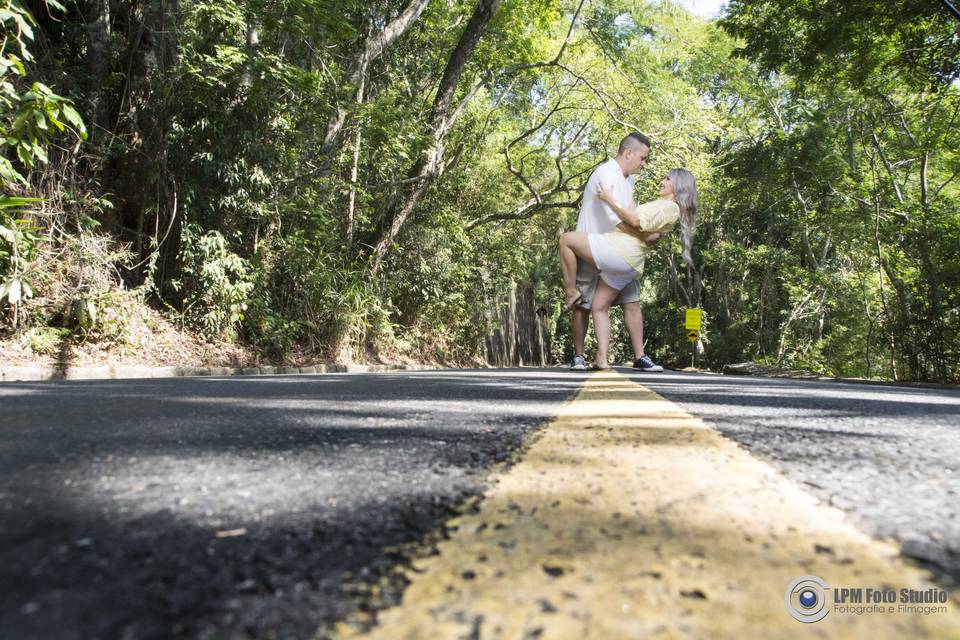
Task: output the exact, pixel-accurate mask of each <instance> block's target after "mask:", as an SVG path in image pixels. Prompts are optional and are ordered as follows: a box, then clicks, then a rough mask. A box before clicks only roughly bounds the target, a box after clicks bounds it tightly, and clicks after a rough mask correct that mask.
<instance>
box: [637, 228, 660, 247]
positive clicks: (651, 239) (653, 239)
mask: <svg viewBox="0 0 960 640" xmlns="http://www.w3.org/2000/svg"><path fill="white" fill-rule="evenodd" d="M640 235H641V236H642V237H641V240H642V241H643V243H644V244H647V245H650V246H651V247H652V246H653V245H655V244H657V243H658V242H660V235H661V234H660V233H658V232H656V231H651V232H649V233H646V232H644V233H641V234H640Z"/></svg>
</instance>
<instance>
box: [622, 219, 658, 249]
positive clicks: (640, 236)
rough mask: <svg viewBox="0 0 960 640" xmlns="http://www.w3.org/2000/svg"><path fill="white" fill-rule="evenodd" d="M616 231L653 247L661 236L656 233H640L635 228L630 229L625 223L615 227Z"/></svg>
mask: <svg viewBox="0 0 960 640" xmlns="http://www.w3.org/2000/svg"><path fill="white" fill-rule="evenodd" d="M617 229H619V230H620V231H622V232H624V233H626V234H627V235H631V236H633V237H634V238H636V239H637V240H639V241H640V242H642V243H643V244H645V245H648V246H653V245H655V244H657V242H659V241H660V236H661V235H662V234H661V233H660V232H658V231H640V230H639V229H637V228H636V227H631V226H630V225H629V224H627V223H626V222H621V223H620V224H618V225H617Z"/></svg>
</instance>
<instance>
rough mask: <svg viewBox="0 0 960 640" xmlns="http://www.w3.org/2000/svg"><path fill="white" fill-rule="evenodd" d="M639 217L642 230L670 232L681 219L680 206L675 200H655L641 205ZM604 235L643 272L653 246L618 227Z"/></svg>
mask: <svg viewBox="0 0 960 640" xmlns="http://www.w3.org/2000/svg"><path fill="white" fill-rule="evenodd" d="M637 217H638V218H639V219H640V226H639V227H638V229H639V230H640V231H643V232H645V233H653V232H657V233H669V232H670V231H673V228H674V226H676V224H677V221H678V220H680V207H679V206H677V203H676V202H674V201H673V200H654V201H653V202H646V203H644V204H641V205H639V206H638V207H637ZM604 235H605V236H606V238H607V241H609V242H610V245H611V246H612V247H613V249H614V251H616V252H617V254H618V255H619V256H620V257H621V258H623V259H624V260H626V261H627V264H629V265H630V266H631V267H633V268H634V269H636V271H637V273H638V274H640V273H643V263H644V262H645V261H646V258H647V254H648V253H650V252H651V251H652V250H653V247H651V246H649V245H646V244H644V243H643V242H641V241H640V240H638V239H637V238H635V237H633V236H631V235H629V234H627V233H624V232H623V231H620V230H617V229H614V230H613V231H608V232H607V233H605V234H604Z"/></svg>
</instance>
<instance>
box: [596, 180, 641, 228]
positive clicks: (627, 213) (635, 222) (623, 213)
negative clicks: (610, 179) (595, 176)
mask: <svg viewBox="0 0 960 640" xmlns="http://www.w3.org/2000/svg"><path fill="white" fill-rule="evenodd" d="M597 197H598V198H600V199H601V200H602V201H604V202H606V203H607V205H609V207H610V208H611V209H613V212H614V213H615V214H617V216H619V217H620V219H621V220H623V221H624V222H625V223H627V224H628V225H630V226H631V227H634V228H640V218H638V217H637V209H636V207H632V208H630V209H625V208H624V207H623V205H621V204H620V203H619V202H617V199H616V198H615V197H614V195H613V194H612V193H611V192H609V191H607V190H606V189H604V188H603V185H601V186H600V187H598V189H597Z"/></svg>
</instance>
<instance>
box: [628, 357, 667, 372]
mask: <svg viewBox="0 0 960 640" xmlns="http://www.w3.org/2000/svg"><path fill="white" fill-rule="evenodd" d="M633 370H634V371H646V372H648V373H660V372H661V371H663V367H661V366H660V365H658V364H654V363H653V360H651V359H650V356H648V355H642V356H640V357H639V358H638V359H637V361H636V362H634V363H633Z"/></svg>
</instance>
